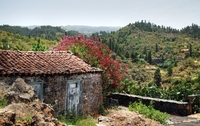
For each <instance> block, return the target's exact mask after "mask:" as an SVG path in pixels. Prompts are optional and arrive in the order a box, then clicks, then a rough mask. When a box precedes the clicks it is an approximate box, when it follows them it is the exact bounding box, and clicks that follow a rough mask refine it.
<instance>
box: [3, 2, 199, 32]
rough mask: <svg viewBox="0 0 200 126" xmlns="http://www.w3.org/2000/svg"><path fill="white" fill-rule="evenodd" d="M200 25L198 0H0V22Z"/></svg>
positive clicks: (16, 23) (91, 24) (95, 24)
mask: <svg viewBox="0 0 200 126" xmlns="http://www.w3.org/2000/svg"><path fill="white" fill-rule="evenodd" d="M141 20H146V21H147V22H151V23H154V24H156V25H163V26H170V27H172V28H176V29H181V28H184V27H186V26H191V25H192V23H194V24H197V25H200V0H0V25H5V24H7V25H12V26H13V25H17V26H30V25H52V26H65V25H89V26H121V27H123V26H126V25H128V24H129V23H134V22H136V21H141Z"/></svg>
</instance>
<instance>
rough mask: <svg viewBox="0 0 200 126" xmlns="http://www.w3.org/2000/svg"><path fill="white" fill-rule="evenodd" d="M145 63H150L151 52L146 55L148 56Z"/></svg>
mask: <svg viewBox="0 0 200 126" xmlns="http://www.w3.org/2000/svg"><path fill="white" fill-rule="evenodd" d="M147 62H148V63H149V64H151V63H152V57H151V51H149V53H148V55H147Z"/></svg>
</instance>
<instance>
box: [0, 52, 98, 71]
mask: <svg viewBox="0 0 200 126" xmlns="http://www.w3.org/2000/svg"><path fill="white" fill-rule="evenodd" d="M91 72H101V70H100V69H98V68H94V67H91V66H90V65H88V64H86V63H85V62H84V61H83V60H82V59H80V58H78V57H76V56H74V55H73V54H71V53H69V52H30V51H8V50H6V51H5V50H0V75H2V74H3V75H10V74H30V75H34V74H36V75H37V74H76V73H91Z"/></svg>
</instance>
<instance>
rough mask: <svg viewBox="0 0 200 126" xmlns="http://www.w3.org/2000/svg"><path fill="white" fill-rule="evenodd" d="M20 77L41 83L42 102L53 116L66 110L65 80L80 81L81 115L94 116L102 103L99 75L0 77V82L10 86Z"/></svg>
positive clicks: (27, 81)
mask: <svg viewBox="0 0 200 126" xmlns="http://www.w3.org/2000/svg"><path fill="white" fill-rule="evenodd" d="M18 77H21V78H22V79H24V81H25V82H26V83H31V82H43V102H45V103H47V104H50V105H52V106H53V108H54V110H55V113H54V114H55V115H56V116H57V115H58V114H59V113H63V112H64V111H65V110H66V103H67V102H66V99H67V98H66V97H67V92H66V90H67V87H66V86H67V80H73V79H81V80H82V114H83V115H91V116H95V115H96V114H97V113H98V110H99V107H100V104H101V103H102V100H103V99H102V97H103V96H102V80H101V79H102V78H101V74H96V73H87V74H80V75H70V76H65V75H40V76H18V75H15V76H0V82H5V83H7V84H9V85H11V84H12V83H13V82H14V81H15V80H16V78H18Z"/></svg>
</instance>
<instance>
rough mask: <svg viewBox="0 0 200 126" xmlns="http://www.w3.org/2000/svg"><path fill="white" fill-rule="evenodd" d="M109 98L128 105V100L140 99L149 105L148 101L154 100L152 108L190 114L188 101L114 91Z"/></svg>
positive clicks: (171, 112)
mask: <svg viewBox="0 0 200 126" xmlns="http://www.w3.org/2000/svg"><path fill="white" fill-rule="evenodd" d="M109 98H110V99H117V100H118V102H119V105H123V106H128V105H129V103H130V102H135V101H138V100H141V101H142V102H143V103H144V104H146V105H149V103H150V101H153V102H154V104H153V105H154V108H155V109H157V110H160V111H162V112H167V113H169V114H173V115H180V116H186V115H190V114H191V113H190V106H189V103H188V102H179V101H174V100H165V99H158V98H150V97H142V96H138V95H130V94H121V93H114V94H112V95H111V96H110V97H109Z"/></svg>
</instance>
